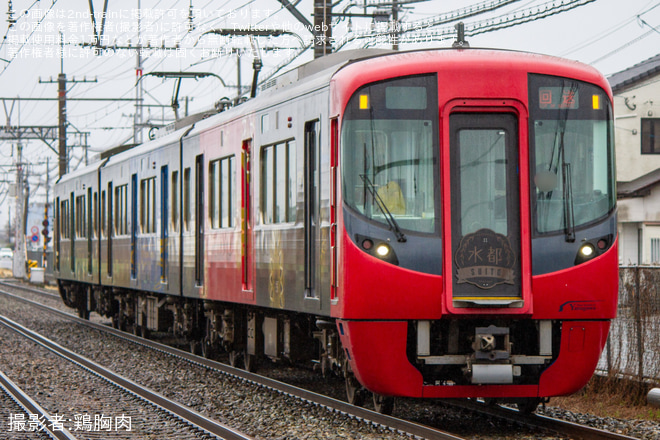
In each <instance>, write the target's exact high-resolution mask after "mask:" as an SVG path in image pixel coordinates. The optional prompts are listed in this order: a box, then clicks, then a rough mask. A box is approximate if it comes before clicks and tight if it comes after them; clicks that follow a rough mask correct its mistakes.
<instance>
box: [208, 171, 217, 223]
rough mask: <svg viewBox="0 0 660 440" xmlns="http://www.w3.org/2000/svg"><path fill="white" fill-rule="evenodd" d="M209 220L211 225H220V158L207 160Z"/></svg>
mask: <svg viewBox="0 0 660 440" xmlns="http://www.w3.org/2000/svg"><path fill="white" fill-rule="evenodd" d="M209 220H210V221H211V227H212V228H214V229H217V228H219V227H220V160H213V161H211V162H209Z"/></svg>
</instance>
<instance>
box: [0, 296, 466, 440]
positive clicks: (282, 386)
mask: <svg viewBox="0 0 660 440" xmlns="http://www.w3.org/2000/svg"><path fill="white" fill-rule="evenodd" d="M12 287H14V286H13V285H12ZM0 293H2V294H4V295H6V296H10V297H12V298H15V299H18V300H20V301H23V302H27V303H29V304H31V305H34V306H36V307H39V308H41V309H43V310H47V311H49V312H52V313H56V314H58V315H60V316H62V317H65V318H66V319H70V320H73V321H74V322H76V323H78V324H81V325H84V326H87V327H90V328H94V329H96V330H100V331H103V332H107V333H111V334H113V335H115V336H118V337H120V338H123V339H125V340H129V341H131V342H134V343H136V344H139V345H142V346H145V347H148V348H150V349H152V350H157V351H160V352H163V353H166V354H169V355H171V356H176V357H178V358H180V359H183V360H186V361H188V362H190V363H193V364H197V365H201V366H204V367H206V368H209V369H212V370H216V371H219V372H221V373H224V374H227V375H229V376H233V377H237V378H240V379H242V380H244V381H246V382H249V383H253V384H256V385H258V386H261V387H265V388H268V389H271V390H273V391H276V392H278V393H281V394H284V395H287V396H291V397H296V398H298V399H301V400H303V401H306V402H310V403H312V404H314V405H319V406H322V407H325V408H327V409H329V410H330V411H336V412H339V413H342V414H346V415H348V416H349V417H353V418H356V419H358V420H365V421H368V422H370V423H372V424H373V425H376V426H382V427H384V428H389V429H391V430H393V431H398V432H401V433H403V434H407V435H412V436H415V437H418V438H426V439H431V440H436V439H437V440H462V438H461V437H457V436H455V435H452V434H449V433H447V432H444V431H440V430H438V429H435V428H432V427H429V426H424V425H420V424H418V423H414V422H410V421H407V420H402V419H397V418H396V417H392V416H388V415H385V414H380V413H377V412H375V411H371V410H369V409H366V408H361V407H358V406H354V405H351V404H349V403H347V402H343V401H341V400H337V399H334V398H332V397H328V396H324V395H322V394H317V393H314V392H312V391H308V390H304V389H302V388H298V387H296V386H293V385H289V384H286V383H283V382H279V381H277V380H274V379H271V378H268V377H264V376H260V375H258V374H254V373H250V372H248V371H245V370H241V369H238V368H234V367H231V366H229V365H226V364H223V363H220V362H216V361H213V360H210V359H206V358H203V357H200V356H196V355H194V354H191V353H189V352H186V351H183V350H179V349H177V348H174V347H170V346H168V345H164V344H161V343H159V342H156V341H152V340H149V339H144V338H141V337H139V336H135V335H133V334H130V333H126V332H123V331H121V330H117V329H115V328H112V327H108V326H105V325H101V324H96V323H94V322H91V321H88V320H85V319H82V318H79V317H77V316H74V315H71V314H68V313H65V312H62V311H60V310H57V309H53V308H52V307H49V306H46V305H43V304H39V303H37V302H34V301H31V300H29V299H26V298H21V297H20V296H17V295H14V294H12V293H9V292H5V291H2V290H0Z"/></svg>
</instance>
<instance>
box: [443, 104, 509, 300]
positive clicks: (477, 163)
mask: <svg viewBox="0 0 660 440" xmlns="http://www.w3.org/2000/svg"><path fill="white" fill-rule="evenodd" d="M449 125H450V143H451V146H450V148H451V152H450V162H451V189H452V190H451V197H452V200H451V241H452V261H453V263H454V264H455V267H454V270H453V271H452V273H453V274H454V276H453V289H452V290H453V301H454V305H455V306H457V307H472V306H489V305H490V306H495V307H511V306H520V305H521V303H520V301H521V297H522V288H521V279H522V278H521V273H520V259H521V252H520V250H521V248H520V243H521V240H520V197H519V184H520V180H519V167H518V158H519V154H518V150H519V148H518V122H517V117H516V116H515V115H513V114H510V113H457V114H453V115H451V116H450V119H449Z"/></svg>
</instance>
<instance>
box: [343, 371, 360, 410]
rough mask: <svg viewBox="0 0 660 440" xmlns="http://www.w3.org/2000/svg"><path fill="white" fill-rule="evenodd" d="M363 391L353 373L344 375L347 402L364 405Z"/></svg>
mask: <svg viewBox="0 0 660 440" xmlns="http://www.w3.org/2000/svg"><path fill="white" fill-rule="evenodd" d="M364 394H365V391H364V389H363V388H362V385H361V384H360V382H358V380H357V379H356V378H355V376H353V374H350V373H349V374H347V375H346V399H347V400H348V403H350V404H351V405H355V406H362V405H364V400H365V399H364Z"/></svg>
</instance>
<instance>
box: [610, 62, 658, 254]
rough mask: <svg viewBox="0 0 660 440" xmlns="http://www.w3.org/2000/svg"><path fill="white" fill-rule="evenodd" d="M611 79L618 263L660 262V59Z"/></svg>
mask: <svg viewBox="0 0 660 440" xmlns="http://www.w3.org/2000/svg"><path fill="white" fill-rule="evenodd" d="M608 80H609V82H610V86H611V87H612V92H613V93H614V131H615V146H616V160H617V180H618V189H617V194H618V199H619V200H618V203H619V263H620V264H621V265H638V264H660V55H656V56H655V57H653V58H650V59H648V60H646V61H644V62H642V63H639V64H636V65H635V66H633V67H631V68H629V69H626V70H623V71H621V72H618V73H615V74H614V75H612V76H610V77H609V78H608Z"/></svg>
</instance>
